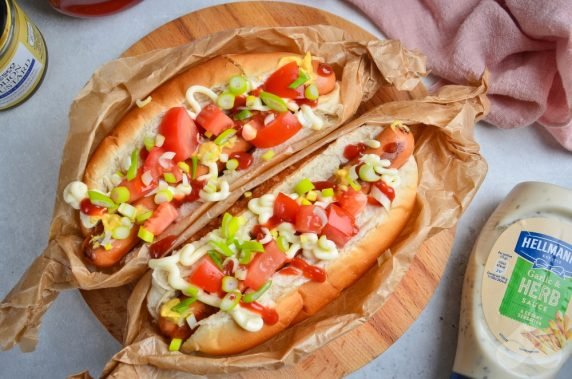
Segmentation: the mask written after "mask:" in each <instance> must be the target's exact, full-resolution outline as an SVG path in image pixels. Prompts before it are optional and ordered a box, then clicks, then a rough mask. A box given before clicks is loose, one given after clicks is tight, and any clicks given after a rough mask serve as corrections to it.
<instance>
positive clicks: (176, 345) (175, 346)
mask: <svg viewBox="0 0 572 379" xmlns="http://www.w3.org/2000/svg"><path fill="white" fill-rule="evenodd" d="M182 344H183V340H182V339H181V338H173V339H172V340H171V343H170V344H169V351H179V349H181V345H182Z"/></svg>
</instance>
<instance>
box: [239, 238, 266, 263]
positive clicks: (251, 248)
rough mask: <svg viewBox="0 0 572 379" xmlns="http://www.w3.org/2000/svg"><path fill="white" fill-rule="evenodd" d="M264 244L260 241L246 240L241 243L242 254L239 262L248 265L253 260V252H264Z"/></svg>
mask: <svg viewBox="0 0 572 379" xmlns="http://www.w3.org/2000/svg"><path fill="white" fill-rule="evenodd" d="M263 252H264V246H262V244H261V243H260V242H258V241H244V242H243V243H242V245H240V256H239V258H238V262H239V263H240V264H243V265H247V264H249V263H250V262H251V261H252V258H253V253H263Z"/></svg>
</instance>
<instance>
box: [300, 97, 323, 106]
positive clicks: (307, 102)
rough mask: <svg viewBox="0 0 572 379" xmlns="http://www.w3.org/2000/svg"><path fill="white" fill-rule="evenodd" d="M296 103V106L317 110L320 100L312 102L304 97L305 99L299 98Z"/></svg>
mask: <svg viewBox="0 0 572 379" xmlns="http://www.w3.org/2000/svg"><path fill="white" fill-rule="evenodd" d="M295 101H296V104H298V105H307V106H309V107H311V108H315V107H316V106H318V99H316V100H310V99H306V98H305V97H303V98H298V99H296V100H295Z"/></svg>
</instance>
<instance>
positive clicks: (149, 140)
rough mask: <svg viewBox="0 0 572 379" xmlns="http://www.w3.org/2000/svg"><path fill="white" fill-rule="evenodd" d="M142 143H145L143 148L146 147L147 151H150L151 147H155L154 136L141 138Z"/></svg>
mask: <svg viewBox="0 0 572 379" xmlns="http://www.w3.org/2000/svg"><path fill="white" fill-rule="evenodd" d="M143 144H144V145H145V149H147V151H151V149H152V148H154V147H155V137H151V136H148V137H145V138H144V139H143Z"/></svg>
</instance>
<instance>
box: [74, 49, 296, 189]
mask: <svg viewBox="0 0 572 379" xmlns="http://www.w3.org/2000/svg"><path fill="white" fill-rule="evenodd" d="M292 56H297V57H300V56H299V55H297V54H292V53H286V52H275V53H260V54H234V55H233V54H230V55H223V56H219V57H216V58H213V59H211V60H208V61H206V62H204V63H202V64H199V65H197V66H194V67H192V68H190V69H188V70H186V71H185V72H183V73H181V74H180V75H177V76H176V77H174V78H173V79H171V80H169V81H167V82H166V83H165V84H163V85H162V86H160V87H159V88H157V89H156V90H155V91H153V92H152V93H151V94H150V96H151V98H152V101H151V102H150V103H149V104H147V105H145V106H144V107H142V108H139V107H134V108H133V109H132V110H130V111H129V112H128V113H127V114H126V115H125V116H124V117H123V119H122V120H121V121H120V122H119V123H118V124H117V126H116V127H115V128H114V129H113V131H112V132H111V133H110V134H109V135H108V136H107V137H105V138H104V139H103V141H102V142H101V144H100V145H99V147H98V148H97V150H96V151H95V152H94V153H93V156H92V157H91V159H90V161H89V162H88V164H87V167H86V170H85V174H84V178H83V181H84V183H85V184H87V186H88V187H89V188H93V189H99V190H101V191H107V186H106V183H105V178H106V177H110V176H111V175H112V174H113V173H115V172H116V171H117V170H118V168H119V167H120V165H121V160H122V159H123V158H124V157H126V156H129V154H130V153H131V152H132V151H133V149H135V148H138V147H141V146H143V139H144V138H145V135H146V134H147V133H150V132H153V131H156V130H157V128H158V126H159V123H160V121H161V116H162V115H163V114H164V113H165V112H166V111H167V110H168V109H170V108H172V107H176V106H180V105H181V104H183V103H185V93H186V91H187V89H188V88H189V87H190V86H193V85H201V86H205V87H209V88H216V87H219V86H223V85H224V84H225V83H226V82H227V81H228V79H229V78H230V77H232V76H233V75H241V74H242V75H245V76H247V77H249V78H253V79H255V80H256V81H257V82H260V83H261V82H262V81H263V80H264V79H265V78H266V77H267V76H268V75H269V74H271V73H272V72H273V71H274V70H276V68H277V67H278V63H279V61H280V59H282V58H284V57H292ZM299 134H303V133H299ZM296 137H298V138H300V136H296ZM296 137H294V138H296ZM289 142H293V140H290V141H289ZM274 161H276V160H274Z"/></svg>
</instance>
